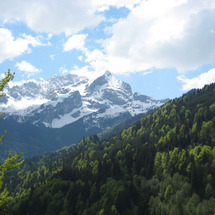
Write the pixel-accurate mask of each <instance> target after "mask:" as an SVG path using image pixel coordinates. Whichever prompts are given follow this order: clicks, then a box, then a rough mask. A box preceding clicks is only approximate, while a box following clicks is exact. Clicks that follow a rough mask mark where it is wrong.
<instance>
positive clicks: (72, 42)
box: [63, 34, 87, 51]
mask: <svg viewBox="0 0 215 215" xmlns="http://www.w3.org/2000/svg"><path fill="white" fill-rule="evenodd" d="M86 37H87V34H76V35H73V36H71V37H70V38H69V39H68V40H67V42H66V43H64V45H63V50H64V51H72V50H73V49H77V50H82V51H83V50H84V44H85V39H86Z"/></svg>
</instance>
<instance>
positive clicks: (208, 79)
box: [177, 68, 215, 90]
mask: <svg viewBox="0 0 215 215" xmlns="http://www.w3.org/2000/svg"><path fill="white" fill-rule="evenodd" d="M177 79H178V80H179V81H181V82H182V83H183V88H182V89H183V90H191V89H194V88H202V87H204V85H206V84H211V83H214V82H215V68H213V69H210V70H209V71H208V72H205V73H202V74H200V75H199V76H198V77H195V78H190V79H189V78H186V77H185V76H178V77H177Z"/></svg>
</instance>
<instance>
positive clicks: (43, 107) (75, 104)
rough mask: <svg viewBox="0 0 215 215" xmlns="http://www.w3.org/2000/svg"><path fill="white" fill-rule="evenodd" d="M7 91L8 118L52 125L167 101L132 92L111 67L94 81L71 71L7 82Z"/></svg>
mask: <svg viewBox="0 0 215 215" xmlns="http://www.w3.org/2000/svg"><path fill="white" fill-rule="evenodd" d="M5 93H6V97H5V98H0V111H1V112H3V113H4V117H5V118H11V117H13V118H15V119H16V120H17V121H18V122H29V123H32V124H34V125H40V124H44V125H45V126H46V127H52V128H60V127H63V126H65V125H66V124H70V123H73V122H75V121H77V120H79V119H80V118H83V117H86V118H87V117H89V116H90V115H91V114H94V115H95V114H96V115H97V118H98V119H99V118H103V117H105V118H114V117H113V116H118V115H120V114H121V113H126V114H128V115H130V116H135V115H137V114H140V113H144V112H146V111H147V110H149V109H153V108H156V107H159V106H161V105H162V104H164V103H165V102H166V101H167V100H155V99H153V98H151V97H148V96H145V95H142V94H140V93H135V94H133V93H132V89H131V86H130V85H129V84H127V83H125V82H123V81H121V80H119V79H117V78H115V77H114V76H112V74H111V73H110V72H109V71H106V72H105V73H104V74H103V75H102V76H99V77H97V78H96V79H95V80H93V81H90V80H89V79H88V78H87V77H84V76H77V75H74V74H68V75H61V76H53V77H51V78H50V79H49V80H47V81H45V80H39V81H29V82H26V83H24V84H21V85H8V86H7V87H6V89H5ZM101 113H102V114H101ZM94 121H95V119H94ZM98 121H99V120H98Z"/></svg>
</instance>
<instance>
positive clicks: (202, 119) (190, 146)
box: [2, 84, 215, 215]
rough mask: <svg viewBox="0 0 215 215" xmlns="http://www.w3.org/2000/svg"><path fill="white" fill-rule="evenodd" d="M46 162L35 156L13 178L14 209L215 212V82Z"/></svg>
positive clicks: (9, 181)
mask: <svg viewBox="0 0 215 215" xmlns="http://www.w3.org/2000/svg"><path fill="white" fill-rule="evenodd" d="M54 156H56V158H54ZM41 162H43V163H39V161H38V160H36V158H35V160H28V161H26V162H25V163H24V165H23V166H22V167H20V168H19V170H14V172H11V173H10V175H9V174H8V176H7V177H6V178H5V184H6V185H5V186H7V187H8V190H9V191H10V193H11V196H12V197H11V201H10V202H8V204H9V207H7V208H6V207H5V208H4V210H6V209H7V213H9V212H11V213H12V214H15V215H16V214H20V215H21V214H22V215H23V214H31V215H34V214H35V215H36V214H38V215H41V214H52V215H55V214H56V215H59V214H60V215H66V214H78V215H79V214H80V215H96V214H98V215H102V214H104V215H110V214H122V215H124V214H125V215H126V214H132V215H142V214H171V215H177V214H197V215H200V214H214V213H215V192H214V191H215V179H214V177H215V84H211V85H209V86H205V87H204V88H203V89H201V90H196V91H195V92H193V93H190V94H187V95H184V96H183V97H181V98H179V99H174V100H172V101H170V102H168V103H167V104H166V105H164V106H162V107H161V108H159V109H158V110H157V111H156V112H155V113H153V114H151V115H149V116H147V117H145V118H143V119H141V120H140V121H139V122H138V123H136V124H134V125H133V126H131V127H129V128H128V129H125V130H123V131H122V132H121V133H119V134H117V135H115V136H112V137H110V138H109V139H106V140H104V141H99V139H98V137H97V136H92V137H89V138H85V139H83V140H82V141H81V142H79V143H78V144H77V145H76V146H74V148H73V149H71V150H69V151H68V152H67V153H65V154H62V156H60V155H57V154H53V156H49V157H48V158H47V160H46V159H45V157H43V160H42V161H41ZM42 164H43V165H42ZM15 171H18V172H17V173H16V172H15ZM10 205H11V206H10ZM2 210H3V209H2Z"/></svg>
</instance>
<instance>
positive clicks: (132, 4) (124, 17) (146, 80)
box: [0, 0, 215, 99]
mask: <svg viewBox="0 0 215 215" xmlns="http://www.w3.org/2000/svg"><path fill="white" fill-rule="evenodd" d="M214 20H215V1H214V0H204V1H202V0H162V1H160V0H117V1H114V0H108V1H107V0H80V1H75V0H61V1H59V0H37V1H33V0H28V1H24V0H8V1H1V2H0V73H1V74H2V73H4V72H5V71H7V70H8V68H10V69H11V70H12V71H13V72H15V73H16V75H15V79H14V81H15V82H19V81H23V80H30V79H36V80H38V79H39V78H43V79H48V78H50V77H51V76H53V75H59V74H67V73H74V74H79V75H86V76H88V77H90V78H95V77H97V76H98V75H101V74H103V73H104V72H105V71H106V70H109V71H110V72H111V73H112V74H113V75H114V76H116V77H117V78H120V79H121V80H123V81H125V82H127V83H129V84H130V85H131V87H132V89H133V92H136V91H137V92H140V93H143V94H146V95H148V96H152V97H154V98H156V99H164V98H175V97H179V96H181V95H182V94H183V93H185V92H187V91H188V90H190V89H192V88H201V87H203V86H204V85H205V84H209V83H212V82H215V22H214Z"/></svg>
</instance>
